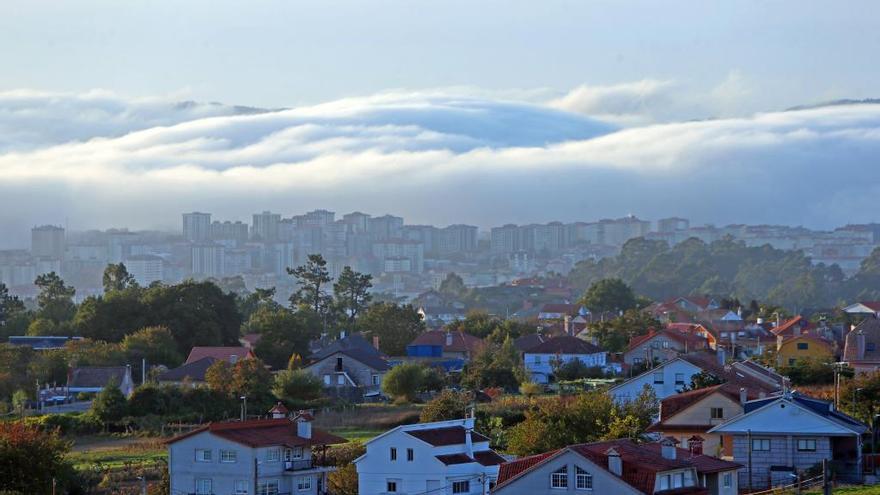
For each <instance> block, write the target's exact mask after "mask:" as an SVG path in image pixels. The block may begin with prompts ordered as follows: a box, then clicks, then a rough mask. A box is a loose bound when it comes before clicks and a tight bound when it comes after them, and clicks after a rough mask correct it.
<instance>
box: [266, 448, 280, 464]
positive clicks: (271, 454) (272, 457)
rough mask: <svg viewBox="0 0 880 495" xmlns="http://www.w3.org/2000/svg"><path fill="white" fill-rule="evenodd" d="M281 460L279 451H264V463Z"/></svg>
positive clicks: (278, 449) (275, 449) (277, 449)
mask: <svg viewBox="0 0 880 495" xmlns="http://www.w3.org/2000/svg"><path fill="white" fill-rule="evenodd" d="M280 460H281V449H280V448H277V447H276V448H274V449H269V450H267V451H266V462H278V461H280Z"/></svg>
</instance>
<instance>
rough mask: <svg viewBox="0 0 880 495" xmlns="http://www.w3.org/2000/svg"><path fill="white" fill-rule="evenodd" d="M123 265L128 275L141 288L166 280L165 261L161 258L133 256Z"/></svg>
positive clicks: (146, 255) (145, 255)
mask: <svg viewBox="0 0 880 495" xmlns="http://www.w3.org/2000/svg"><path fill="white" fill-rule="evenodd" d="M123 263H124V264H125V268H126V269H127V270H128V273H129V274H131V276H132V277H134V280H135V281H136V282H137V283H138V285H140V286H141V287H146V286H148V285H150V284H151V283H153V282H156V281H162V280H163V279H164V271H163V261H162V258H160V257H159V256H151V255H148V254H144V255H140V256H132V257H131V258H128V259H127V260H125V261H124V262H123Z"/></svg>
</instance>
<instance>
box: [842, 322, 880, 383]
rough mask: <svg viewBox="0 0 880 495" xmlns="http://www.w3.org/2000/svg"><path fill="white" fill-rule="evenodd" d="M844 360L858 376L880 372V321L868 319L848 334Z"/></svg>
mask: <svg viewBox="0 0 880 495" xmlns="http://www.w3.org/2000/svg"><path fill="white" fill-rule="evenodd" d="M843 360H844V361H846V362H847V363H849V365H850V366H851V367H852V368H853V369H854V370H855V372H856V374H857V375H858V374H862V373H873V372H875V371H877V370H880V320H878V319H877V318H873V317H872V318H866V319H865V320H864V321H862V322H861V323H859V324H858V325H857V326H856V327H855V328H853V329H852V330H850V332H849V333H848V334H846V343H845V345H844V348H843Z"/></svg>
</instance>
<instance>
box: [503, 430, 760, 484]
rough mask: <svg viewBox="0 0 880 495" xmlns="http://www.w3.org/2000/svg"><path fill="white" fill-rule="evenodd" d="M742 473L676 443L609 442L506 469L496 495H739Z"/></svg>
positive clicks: (736, 466) (510, 464)
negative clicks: (560, 494)
mask: <svg viewBox="0 0 880 495" xmlns="http://www.w3.org/2000/svg"><path fill="white" fill-rule="evenodd" d="M741 467H742V465H741V464H736V463H733V462H729V461H724V460H721V459H717V458H714V457H710V456H707V455H702V454H695V453H693V452H690V451H688V450H685V449H681V448H677V447H676V446H675V441H674V439H664V440H662V441H661V442H658V443H649V444H643V445H639V444H636V443H635V442H632V441H631V440H611V441H607V442H596V443H587V444H578V445H570V446H568V447H565V448H562V449H559V450H556V451H553V452H547V453H543V454H538V455H535V456H530V457H525V458H522V459H517V460H515V461H511V462H507V463H504V464H502V465H501V469H500V470H499V473H498V484H497V485H496V486H495V489H494V490H493V491H492V493H493V494H501V495H507V494H520V493H527V494H529V495H544V494H547V495H551V494H557V493H565V492H574V493H579V492H587V493H599V494H605V493H613V494H615V495H617V494H621V495H635V494H652V495H653V494H660V493H663V494H694V495H696V494H706V495H708V494H712V495H716V494H718V495H735V494H736V493H737V479H736V478H737V477H736V471H737V470H738V469H739V468H741Z"/></svg>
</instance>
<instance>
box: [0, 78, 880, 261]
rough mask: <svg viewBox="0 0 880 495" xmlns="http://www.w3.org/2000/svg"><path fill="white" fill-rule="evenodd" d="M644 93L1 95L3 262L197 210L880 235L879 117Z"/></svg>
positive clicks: (837, 107) (870, 108)
mask: <svg viewBox="0 0 880 495" xmlns="http://www.w3.org/2000/svg"><path fill="white" fill-rule="evenodd" d="M645 88H646V86H645V85H644V84H642V85H631V86H625V87H622V88H618V89H617V90H615V91H610V90H607V89H606V90H604V91H593V92H590V93H589V98H587V99H586V100H585V99H584V96H583V91H584V88H583V87H581V88H577V89H576V90H573V91H572V92H571V93H566V94H552V95H549V96H548V95H546V94H544V93H542V92H533V93H528V92H520V93H516V92H511V93H502V92H495V93H493V92H491V91H483V90H477V89H474V88H451V89H432V90H422V91H415V90H413V91H404V90H399V91H390V92H384V93H379V94H375V95H372V96H366V97H358V98H346V99H339V100H334V101H328V102H326V103H322V104H318V105H312V106H300V107H294V108H289V109H277V110H264V109H257V108H250V107H235V106H228V105H221V104H201V103H193V102H185V103H180V102H178V101H174V100H171V99H167V98H152V99H129V98H124V97H120V96H117V95H114V94H112V93H107V92H90V93H86V94H61V93H39V92H32V91H10V92H5V93H0V130H2V131H3V132H0V136H2V137H0V173H2V177H3V179H2V180H0V197H3V198H4V203H5V204H6V205H7V207H5V208H3V209H2V210H0V225H2V226H3V227H4V230H5V231H8V232H10V235H4V236H3V238H2V239H0V247H13V246H25V245H26V244H27V238H26V233H27V231H28V229H29V228H30V227H31V226H33V225H35V224H43V223H55V224H65V223H67V224H68V225H69V226H70V228H71V229H85V228H91V227H109V226H114V225H119V226H122V225H125V226H129V227H132V228H151V227H161V228H173V227H174V226H175V225H176V223H177V218H178V215H179V212H180V211H188V210H211V211H213V212H214V213H215V214H217V215H219V216H223V217H228V218H246V215H247V214H248V213H249V212H256V211H262V210H265V209H272V210H276V211H282V212H290V211H295V210H306V209H310V208H315V207H327V208H331V209H335V210H354V209H366V210H369V211H374V212H383V211H393V212H397V213H400V214H403V215H405V216H406V217H407V219H408V220H409V219H411V220H412V221H413V222H425V223H435V224H448V223H455V222H463V221H464V222H468V223H472V224H477V225H481V226H484V227H485V226H490V225H499V224H502V223H505V222H515V223H525V222H531V221H546V220H547V219H559V220H562V221H571V220H579V219H584V218H601V217H612V216H620V215H621V214H625V213H633V214H636V215H639V216H643V217H648V218H659V217H661V216H670V215H679V214H686V215H687V216H689V217H690V218H692V220H693V221H695V222H713V223H719V224H723V223H726V222H748V223H784V224H791V225H806V226H810V227H819V228H822V227H829V226H833V225H841V224H845V223H848V222H869V221H874V220H878V219H877V218H876V208H875V207H874V203H875V201H874V199H873V198H874V197H876V195H877V193H878V188H880V180H878V179H880V171H878V168H877V166H876V157H877V156H880V153H878V152H880V132H878V124H880V105H877V104H874V103H872V101H866V102H857V103H853V104H851V103H850V102H849V101H844V102H839V104H834V105H822V106H816V107H804V108H802V109H796V110H791V111H783V112H767V113H758V114H754V115H751V116H743V117H732V118H714V119H703V120H696V121H694V120H690V119H687V120H685V121H681V122H678V121H670V119H671V118H672V116H676V115H678V116H681V117H684V116H685V114H684V113H680V112H678V111H677V110H676V112H671V111H667V109H669V108H675V109H679V108H681V105H676V104H672V103H670V99H671V98H672V97H671V96H667V97H664V98H658V99H650V98H647V99H646V97H645V91H649V92H655V91H660V90H661V88H663V86H662V85H649V86H648V87H647V89H645ZM664 91H665V90H664ZM523 95H525V96H523ZM536 95H537V96H536ZM628 98H629V99H630V100H633V101H636V102H639V101H640V102H642V103H632V102H629V100H627V99H628ZM672 99H674V98H672ZM585 102H586V103H585ZM585 113H593V114H595V115H597V116H596V117H592V116H590V115H587V114H585ZM710 116H711V115H710ZM18 233H20V234H18Z"/></svg>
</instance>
